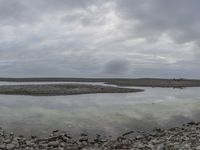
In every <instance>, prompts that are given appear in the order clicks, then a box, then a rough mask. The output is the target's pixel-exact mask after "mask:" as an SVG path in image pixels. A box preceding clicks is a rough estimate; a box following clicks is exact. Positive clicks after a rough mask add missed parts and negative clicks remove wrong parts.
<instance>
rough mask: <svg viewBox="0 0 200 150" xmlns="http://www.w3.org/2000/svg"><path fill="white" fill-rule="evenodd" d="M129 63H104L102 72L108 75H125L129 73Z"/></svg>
mask: <svg viewBox="0 0 200 150" xmlns="http://www.w3.org/2000/svg"><path fill="white" fill-rule="evenodd" d="M129 67H130V62H128V61H127V60H120V59H115V60H111V61H109V62H108V63H106V65H105V68H104V72H105V73H108V74H113V75H115V74H117V75H119V74H127V73H128V72H129V69H130V68H129Z"/></svg>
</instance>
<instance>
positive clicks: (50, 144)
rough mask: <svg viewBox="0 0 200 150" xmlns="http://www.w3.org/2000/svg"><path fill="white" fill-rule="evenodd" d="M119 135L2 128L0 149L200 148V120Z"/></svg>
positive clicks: (116, 149) (141, 149)
mask: <svg viewBox="0 0 200 150" xmlns="http://www.w3.org/2000/svg"><path fill="white" fill-rule="evenodd" d="M131 134H134V132H128V133H125V134H123V135H122V136H119V137H117V138H112V137H102V136H101V135H96V137H94V138H90V136H89V135H87V134H81V135H80V137H79V138H78V139H73V138H72V137H71V136H70V135H68V134H67V133H60V132H59V131H58V130H57V131H53V132H52V133H51V134H50V136H48V137H46V138H38V137H35V136H32V137H30V138H25V137H23V136H15V135H14V134H13V133H10V134H7V133H5V131H4V130H3V129H0V150H200V123H195V122H190V123H188V124H184V125H182V126H180V127H175V128H171V129H155V130H153V131H152V132H151V133H148V134H147V133H146V134H144V133H143V134H140V135H137V136H135V137H131V138H130V137H129V136H130V135H131Z"/></svg>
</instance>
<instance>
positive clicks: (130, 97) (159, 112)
mask: <svg viewBox="0 0 200 150" xmlns="http://www.w3.org/2000/svg"><path fill="white" fill-rule="evenodd" d="M0 84H7V83H5V82H4V83H3V82H2V83H0ZM18 84H19V83H18ZM23 84H24V83H23ZM98 84H100V85H101V84H103V83H98ZM191 120H194V121H200V88H185V89H171V88H145V92H140V93H126V94H86V95H74V96H52V97H48V96H42V97H41V96H13V95H0V126H1V127H3V128H5V129H8V130H9V131H14V132H15V133H17V134H24V135H28V136H29V135H31V134H34V135H46V134H48V133H49V132H50V131H51V130H54V129H61V130H63V131H68V132H70V133H71V134H74V135H76V134H77V133H80V132H88V133H91V134H92V133H105V134H107V135H119V134H121V133H124V132H127V131H130V130H149V129H153V128H155V127H160V126H161V127H171V126H176V125H180V124H182V123H186V122H188V121H191Z"/></svg>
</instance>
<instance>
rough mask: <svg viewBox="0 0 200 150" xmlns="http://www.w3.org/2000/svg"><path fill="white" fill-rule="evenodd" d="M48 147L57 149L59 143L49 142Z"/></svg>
mask: <svg viewBox="0 0 200 150" xmlns="http://www.w3.org/2000/svg"><path fill="white" fill-rule="evenodd" d="M48 146H49V147H51V146H52V147H58V146H59V142H58V141H53V142H49V143H48Z"/></svg>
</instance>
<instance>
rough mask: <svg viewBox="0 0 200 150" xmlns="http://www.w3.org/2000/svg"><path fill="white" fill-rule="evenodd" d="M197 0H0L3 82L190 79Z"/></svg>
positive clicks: (194, 54)
mask: <svg viewBox="0 0 200 150" xmlns="http://www.w3.org/2000/svg"><path fill="white" fill-rule="evenodd" d="M199 4H200V2H199V1H197V0H191V1H188V0H169V1H165V0H148V1H147V0H140V1H138V0H126V1H124V0H116V1H113V0H108V1H106V0H88V1H85V0H73V1H71V0H34V1H31V0H12V1H6V0H0V68H1V69H0V76H73V77H180V76H181V77H195V78H199V77H200V76H198V74H199V72H198V69H196V68H198V66H199V61H198V57H199V46H200V44H199V38H200V30H199V24H200V21H199V19H198V14H199V10H200V8H199V7H200V5H199Z"/></svg>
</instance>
